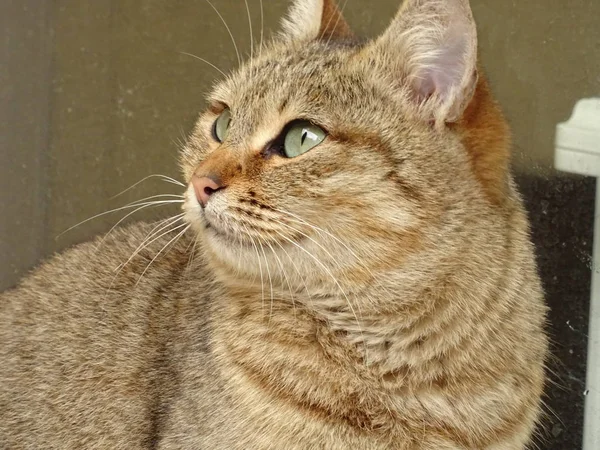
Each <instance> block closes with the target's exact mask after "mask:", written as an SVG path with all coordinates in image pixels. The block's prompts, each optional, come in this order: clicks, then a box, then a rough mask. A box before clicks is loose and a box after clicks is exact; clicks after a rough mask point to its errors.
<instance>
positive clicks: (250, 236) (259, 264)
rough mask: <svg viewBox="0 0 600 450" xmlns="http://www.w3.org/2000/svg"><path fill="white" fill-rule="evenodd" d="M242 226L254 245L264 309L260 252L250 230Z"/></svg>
mask: <svg viewBox="0 0 600 450" xmlns="http://www.w3.org/2000/svg"><path fill="white" fill-rule="evenodd" d="M242 226H243V227H244V229H245V230H246V234H247V235H248V237H249V238H250V242H251V243H252V246H253V247H254V250H255V251H256V259H257V260H258V270H259V271H260V292H261V296H262V309H263V311H264V309H265V285H264V280H263V271H262V263H261V262H260V254H259V253H258V247H257V246H256V242H254V239H253V238H252V235H251V234H250V230H248V227H246V225H242Z"/></svg>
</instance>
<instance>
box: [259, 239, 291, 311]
mask: <svg viewBox="0 0 600 450" xmlns="http://www.w3.org/2000/svg"><path fill="white" fill-rule="evenodd" d="M264 242H265V243H266V244H267V245H268V246H269V248H270V249H271V251H272V252H273V256H275V259H276V260H277V263H278V264H279V267H280V268H281V272H282V273H283V276H284V277H285V281H286V283H287V285H288V289H289V291H290V297H291V300H292V308H293V310H294V317H295V316H296V301H295V300H294V293H293V292H292V285H291V283H290V280H289V278H288V276H287V273H286V271H285V267H284V266H283V264H282V262H281V259H280V258H279V256H278V255H277V253H276V252H275V249H274V248H273V246H272V245H271V244H270V243H269V241H267V240H266V239H265V240H264Z"/></svg>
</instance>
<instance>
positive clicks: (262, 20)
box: [258, 0, 265, 58]
mask: <svg viewBox="0 0 600 450" xmlns="http://www.w3.org/2000/svg"><path fill="white" fill-rule="evenodd" d="M259 1H260V47H259V49H258V56H259V58H260V55H262V48H263V37H264V32H265V11H264V8H263V0H259Z"/></svg>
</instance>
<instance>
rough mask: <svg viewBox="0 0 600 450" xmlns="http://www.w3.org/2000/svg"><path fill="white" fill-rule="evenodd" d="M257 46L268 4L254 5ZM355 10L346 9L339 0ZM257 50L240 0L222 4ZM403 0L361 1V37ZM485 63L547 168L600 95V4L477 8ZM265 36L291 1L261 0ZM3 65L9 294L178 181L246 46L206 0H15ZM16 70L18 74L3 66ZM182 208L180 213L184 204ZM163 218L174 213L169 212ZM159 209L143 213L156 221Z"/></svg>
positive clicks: (2, 259)
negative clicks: (223, 74) (29, 272)
mask: <svg viewBox="0 0 600 450" xmlns="http://www.w3.org/2000/svg"><path fill="white" fill-rule="evenodd" d="M248 1H249V5H250V8H251V15H252V20H253V22H254V26H255V28H254V31H255V37H257V36H258V35H259V34H260V32H259V28H260V27H259V25H260V12H259V7H258V6H259V1H258V0H248ZM342 1H343V0H342ZM213 3H214V4H215V5H216V6H217V7H218V8H219V10H220V11H221V12H222V14H223V16H224V17H225V19H226V20H227V22H228V23H229V26H230V27H231V29H232V31H233V33H234V36H235V39H236V40H237V42H238V45H239V47H240V50H241V51H242V52H243V53H244V54H246V53H248V51H249V44H248V24H247V16H246V9H245V6H244V2H243V0H213ZM398 3H399V1H397V0H379V1H371V2H366V1H359V0H349V1H348V3H347V8H346V13H347V16H348V19H349V21H350V22H351V24H353V25H354V28H355V29H356V30H357V31H358V32H359V33H360V34H363V35H374V34H376V33H377V32H379V31H381V30H382V29H383V27H384V26H385V24H386V23H387V22H388V21H389V20H390V18H391V16H392V15H393V14H394V12H395V11H396V9H397V7H398ZM472 4H473V9H474V13H475V16H476V19H477V21H478V24H479V31H480V41H481V54H482V59H483V63H484V65H485V67H486V68H487V72H488V74H489V77H490V79H491V81H492V84H493V87H494V90H495V91H496V93H497V96H498V98H499V99H500V101H501V103H502V104H503V105H504V107H505V110H506V113H507V115H508V118H509V120H510V122H511V123H512V125H513V130H514V135H515V164H516V165H517V166H518V167H519V168H520V169H524V170H528V171H535V172H545V171H547V170H548V169H549V168H550V167H551V164H552V152H553V133H554V127H555V124H556V123H557V122H559V121H562V120H565V119H566V118H567V117H568V116H569V113H570V111H571V109H572V106H573V104H574V102H575V101H576V100H577V99H579V98H580V97H584V96H592V95H600V48H599V45H600V26H598V18H600V1H598V0H576V1H564V0H529V1H508V0H472ZM264 5H265V16H264V18H265V34H268V33H269V31H270V30H272V29H273V28H274V27H275V26H276V24H277V22H278V21H279V18H280V16H281V14H283V12H284V11H285V7H286V5H287V2H284V1H272V0H264ZM0 18H1V19H0V25H2V26H1V29H2V33H4V34H5V36H4V37H5V39H3V44H2V45H3V47H2V55H1V56H2V59H3V61H0V67H4V69H2V71H1V72H0V77H1V78H0V81H1V85H0V94H1V99H2V105H0V113H1V114H2V115H1V116H0V117H1V118H2V124H1V125H0V145H1V148H0V152H1V153H0V155H1V156H2V159H1V165H0V183H1V184H0V188H1V189H0V196H1V197H0V201H1V203H0V208H1V209H0V212H1V217H0V245H1V246H0V270H1V274H0V288H3V287H6V286H10V285H12V284H13V283H14V282H15V281H16V279H17V277H18V276H20V274H21V273H22V272H23V271H24V270H26V269H27V268H28V267H31V265H32V264H34V263H35V262H36V261H37V260H38V259H39V258H40V257H42V256H44V255H48V254H50V253H52V252H54V251H56V250H59V249H61V248H64V247H65V246H67V245H70V244H72V243H75V242H78V241H81V240H83V239H86V238H88V237H89V236H90V235H92V234H94V233H98V232H100V231H102V230H106V229H108V227H109V226H110V225H112V224H113V223H115V221H116V220H117V219H116V218H118V217H119V215H118V214H117V215H115V216H110V217H106V218H101V219H98V220H95V221H92V222H90V223H87V224H85V225H82V226H81V227H79V228H77V229H76V230H74V231H72V232H69V233H67V234H66V235H64V236H62V237H61V238H60V239H58V240H56V239H55V237H56V236H57V235H58V234H59V233H60V232H61V231H63V230H64V229H66V228H68V227H69V226H71V225H73V224H75V223H77V222H78V221H80V220H83V219H85V218H87V217H90V216H92V215H94V214H97V213H99V212H102V211H105V210H107V209H109V208H110V207H118V206H121V205H123V204H125V203H126V202H127V201H131V200H135V199H137V198H142V197H144V196H148V195H154V194H160V193H164V192H176V191H177V189H176V188H174V187H173V186H170V185H166V184H162V183H160V182H147V183H144V184H143V185H142V186H140V188H139V189H136V190H135V191H133V192H130V193H128V195H124V196H123V197H121V198H118V199H114V200H109V197H111V196H113V195H114V194H116V193H118V192H119V191H121V190H122V189H125V188H126V187H128V186H129V185H131V184H132V183H134V182H135V181H137V180H139V179H141V178H143V177H144V176H146V175H149V174H152V173H163V174H167V175H171V176H178V169H177V161H176V159H177V149H178V144H177V142H178V141H180V140H181V139H183V136H184V135H185V134H186V133H187V132H188V131H189V130H190V128H191V126H192V124H193V122H194V118H195V116H196V115H197V113H198V111H200V110H201V109H202V108H203V105H204V103H203V94H204V93H205V92H206V90H207V89H208V88H209V86H210V85H211V83H212V82H213V81H214V80H215V79H216V78H218V76H219V73H218V72H217V71H215V70H214V69H212V68H210V67H209V66H207V65H206V64H204V63H202V62H200V61H199V60H196V59H194V58H192V57H189V56H185V55H182V54H180V53H179V52H189V53H193V54H195V55H198V56H200V57H203V58H206V59H208V60H210V61H211V62H212V63H214V64H215V65H217V66H219V67H220V68H221V69H222V70H224V71H227V70H228V69H230V68H231V67H233V66H234V63H235V61H236V58H235V52H234V51H233V47H232V45H231V41H230V39H229V36H228V34H227V32H226V30H225V28H224V27H223V25H222V23H221V22H220V20H219V19H218V16H217V15H216V14H215V12H214V11H213V10H212V9H211V8H210V6H209V5H208V4H207V3H206V2H205V1H204V0H170V1H167V0H162V1H159V0H95V1H93V2H92V1H86V2H82V1H79V0H59V1H56V2H50V1H42V0H38V1H36V0H18V1H17V0H4V1H3V2H2V6H0ZM6 67H8V70H7V69H6ZM171 211H172V209H171ZM164 214H166V212H165V213H164ZM160 215H161V213H160V209H159V210H157V211H154V212H152V213H149V214H145V215H144V214H140V215H139V216H138V217H146V218H148V217H158V216H160Z"/></svg>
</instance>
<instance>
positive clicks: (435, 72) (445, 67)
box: [413, 30, 469, 101]
mask: <svg viewBox="0 0 600 450" xmlns="http://www.w3.org/2000/svg"><path fill="white" fill-rule="evenodd" d="M453 31H454V32H453V33H452V34H451V35H446V36H445V37H444V42H443V43H442V45H441V48H438V49H437V50H434V51H432V52H431V53H430V55H427V56H426V57H425V58H423V60H422V65H421V68H420V70H419V73H418V74H417V76H416V77H415V78H416V79H415V82H414V85H413V86H414V89H415V91H416V93H417V98H418V100H419V101H425V100H427V99H428V98H430V97H431V96H433V95H436V96H437V97H438V98H439V99H440V100H442V101H445V100H447V99H448V97H449V96H450V95H451V94H452V92H453V91H454V90H455V88H460V87H461V86H460V85H461V83H462V80H463V77H464V74H465V70H466V67H465V65H466V61H465V59H466V53H467V50H468V48H467V47H468V45H469V44H468V40H467V38H466V35H465V34H464V33H461V32H460V31H462V30H453Z"/></svg>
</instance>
